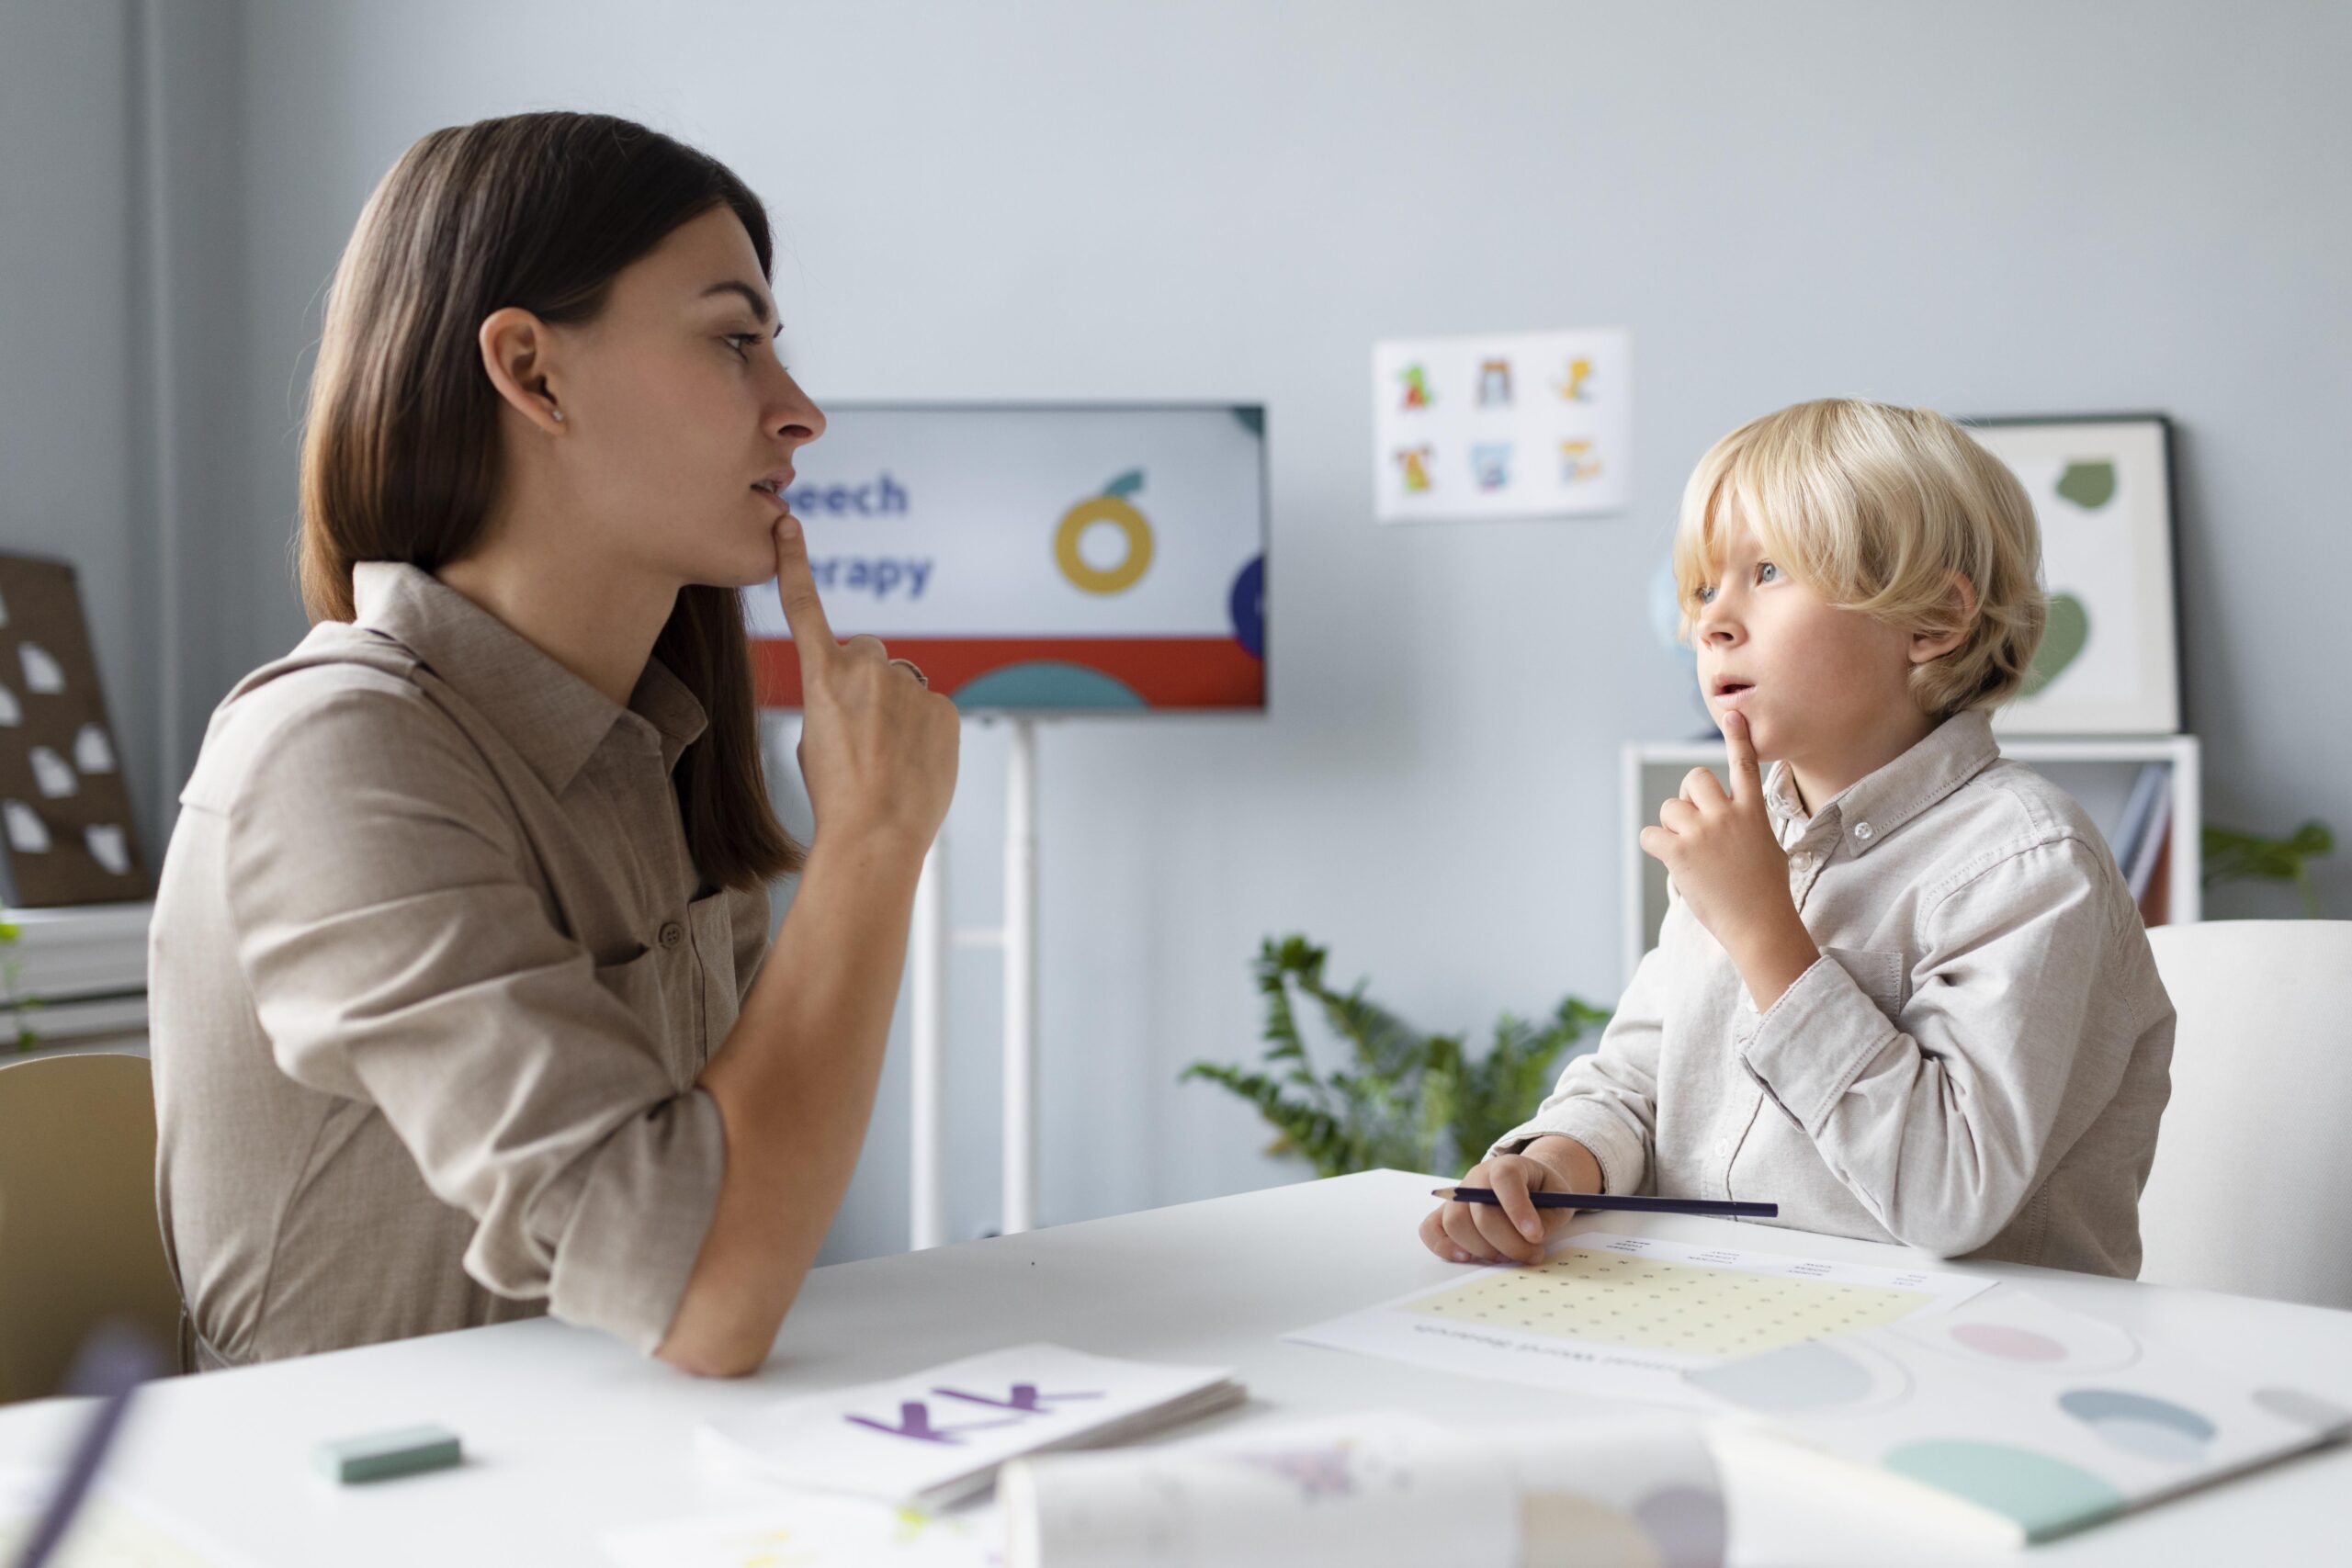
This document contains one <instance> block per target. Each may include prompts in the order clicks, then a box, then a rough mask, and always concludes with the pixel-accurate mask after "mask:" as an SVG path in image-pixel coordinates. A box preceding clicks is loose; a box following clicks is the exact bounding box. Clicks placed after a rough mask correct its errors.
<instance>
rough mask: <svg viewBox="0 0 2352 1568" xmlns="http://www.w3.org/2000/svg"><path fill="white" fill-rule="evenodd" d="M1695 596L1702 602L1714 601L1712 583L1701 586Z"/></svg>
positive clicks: (1711, 602)
mask: <svg viewBox="0 0 2352 1568" xmlns="http://www.w3.org/2000/svg"><path fill="white" fill-rule="evenodd" d="M1696 597H1697V599H1698V601H1699V603H1700V604H1713V603H1714V602H1715V591H1714V589H1713V586H1712V585H1711V586H1709V587H1705V588H1702V589H1701V590H1699V592H1698V593H1697V595H1696Z"/></svg>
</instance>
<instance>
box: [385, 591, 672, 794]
mask: <svg viewBox="0 0 2352 1568" xmlns="http://www.w3.org/2000/svg"><path fill="white" fill-rule="evenodd" d="M351 592H352V599H353V602H354V604H355V606H356V615H354V616H353V619H354V621H355V623H356V624H357V625H359V626H368V627H372V628H373V629H375V630H377V631H380V632H383V633H385V634H386V635H388V636H390V637H393V638H395V639H396V640H398V641H399V642H401V644H403V645H404V646H406V647H407V648H408V649H409V650H410V651H411V652H413V653H414V654H415V655H416V657H417V659H418V660H419V661H420V662H422V663H423V664H424V665H425V666H426V667H427V668H428V669H430V670H431V671H433V672H434V673H435V675H437V676H439V677H440V678H441V679H442V680H443V681H444V682H447V684H448V685H449V686H450V687H451V688H452V689H454V690H455V691H456V692H457V693H458V695H460V696H462V697H464V698H465V699H466V701H468V702H469V703H471V704H472V705H474V706H475V707H477V708H479V709H480V710H481V712H482V713H483V715H485V716H487V717H488V718H489V719H490V720H491V721H492V723H493V724H495V725H496V726H497V727H498V729H499V732H500V733H501V734H503V736H505V737H506V739H508V741H510V742H511V743H512V744H513V745H514V747H515V750H516V751H517V752H518V753H519V754H520V755H521V756H522V758H523V761H525V762H526V763H527V764H529V766H530V768H531V771H532V772H533V773H537V775H538V776H539V779H540V782H542V783H544V784H546V785H547V786H548V790H549V792H550V793H553V794H556V795H560V794H562V793H563V792H564V790H565V789H567V788H569V787H570V786H571V781H572V780H573V779H574V778H576V777H578V776H579V773H580V770H581V769H582V767H584V766H586V765H587V762H588V759H589V758H590V757H592V756H594V754H595V751H596V749H597V748H598V747H599V746H602V745H603V744H604V743H605V737H606V736H607V735H610V734H611V733H612V732H613V730H614V728H615V727H616V726H617V727H619V728H621V729H623V730H624V731H626V732H628V733H630V734H633V735H635V736H637V737H638V738H639V739H640V741H641V742H642V743H644V744H645V745H647V746H648V747H650V748H653V749H657V750H659V751H660V752H661V755H662V768H663V771H665V772H667V771H668V770H670V769H672V768H674V767H676V766H677V763H678V758H679V757H680V755H682V754H683V753H684V750H685V749H686V748H687V747H688V746H689V745H691V744H693V743H694V741H695V739H696V738H697V737H699V736H700V735H701V734H702V732H703V730H704V729H705V728H707V726H708V722H709V721H708V718H707V716H706V715H705V713H704V712H703V706H702V704H701V703H700V702H698V701H697V700H696V699H695V694H693V693H692V692H691V691H689V690H687V689H686V684H685V682H683V681H681V680H679V679H678V677H677V676H676V675H675V674H673V673H672V672H671V671H670V669H669V668H668V667H667V666H666V665H664V664H663V663H662V661H661V660H658V659H649V660H646V664H645V673H644V674H643V675H641V676H640V677H639V679H638V682H637V689H636V690H635V691H633V692H632V693H630V694H629V700H628V707H626V708H624V707H621V706H618V705H616V704H615V703H614V702H613V700H612V699H611V698H610V697H607V696H605V694H604V693H602V692H600V691H598V690H596V688H595V687H594V686H592V685H590V684H589V683H588V682H585V681H583V680H582V679H581V678H580V677H579V676H577V675H575V674H573V673H572V672H571V671H569V670H567V669H565V668H564V667H563V666H562V665H561V664H559V663H558V662H556V660H553V659H551V658H549V657H548V654H547V653H546V652H544V651H543V650H542V649H540V648H539V647H538V646H537V644H535V643H533V642H532V641H531V640H530V639H529V638H527V637H524V636H523V635H522V634H521V633H520V632H518V631H516V630H515V628H514V627H512V626H508V625H507V624H506V623H505V622H504V621H502V620H500V619H499V618H498V617H497V616H496V615H492V614H491V613H490V612H489V611H488V610H485V609H483V608H482V607H481V605H479V604H475V603H474V602H473V601H472V600H470V599H469V598H467V597H466V596H465V595H464V594H462V593H460V592H458V591H457V590H456V589H454V588H452V587H450V586H449V585H448V584H447V583H446V582H443V581H441V580H440V579H439V578H437V577H435V576H434V575H433V574H432V573H430V572H428V571H425V570H422V569H420V568H418V567H414V566H411V565H409V564H408V563H406V562H404V561H358V562H356V563H354V565H353V566H352V569H351Z"/></svg>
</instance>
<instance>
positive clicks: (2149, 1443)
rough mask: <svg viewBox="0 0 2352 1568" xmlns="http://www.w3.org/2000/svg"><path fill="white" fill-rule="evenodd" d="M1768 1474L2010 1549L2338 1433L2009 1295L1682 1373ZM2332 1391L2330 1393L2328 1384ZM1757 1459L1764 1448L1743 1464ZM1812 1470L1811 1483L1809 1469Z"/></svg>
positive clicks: (2315, 1407) (2254, 1389) (2080, 1318)
mask: <svg viewBox="0 0 2352 1568" xmlns="http://www.w3.org/2000/svg"><path fill="white" fill-rule="evenodd" d="M1689 1381H1690V1382H1691V1385H1692V1386H1693V1387H1695V1388H1698V1389H1700V1390H1702V1391H1703V1392H1705V1393H1708V1394H1709V1395H1710V1396H1712V1397H1713V1399H1715V1400H1716V1401H1717V1402H1718V1404H1717V1406H1716V1407H1717V1408H1718V1409H1719V1410H1721V1411H1724V1412H1725V1413H1731V1414H1740V1415H1746V1416H1752V1417H1755V1418H1757V1420H1758V1422H1760V1423H1762V1425H1761V1426H1760V1427H1757V1428H1755V1429H1754V1430H1757V1431H1760V1432H1762V1433H1763V1434H1764V1435H1765V1436H1767V1437H1768V1438H1771V1439H1772V1440H1773V1441H1775V1442H1777V1443H1778V1444H1779V1445H1780V1447H1781V1456H1780V1457H1781V1461H1783V1463H1784V1464H1789V1465H1791V1466H1792V1473H1794V1474H1803V1473H1804V1472H1805V1471H1806V1468H1807V1467H1811V1468H1812V1470H1813V1471H1814V1472H1816V1473H1815V1474H1814V1475H1813V1476H1812V1478H1813V1479H1820V1480H1825V1481H1826V1482H1827V1483H1829V1484H1832V1485H1838V1486H1841V1487H1846V1488H1849V1489H1850V1488H1851V1487H1853V1486H1855V1485H1858V1484H1860V1485H1877V1486H1880V1487H1882V1488H1894V1489H1896V1491H1897V1492H1898V1493H1899V1494H1900V1495H1901V1497H1902V1500H1903V1502H1904V1503H1905V1505H1906V1506H1912V1507H1915V1508H1930V1509H1935V1510H1939V1511H1940V1512H1941V1513H1943V1514H1944V1515H1945V1516H1946V1517H1948V1518H1950V1519H1951V1520H1952V1521H1954V1522H1962V1521H1973V1523H1975V1524H1976V1525H1978V1526H1980V1527H1982V1528H1984V1529H1986V1530H1987V1531H1988V1532H1989V1533H1991V1534H1993V1535H1995V1536H1996V1537H1999V1538H2002V1539H2005V1540H2009V1541H2012V1542H2014V1541H2019V1540H2026V1541H2038V1540H2048V1539H2049V1538H2051V1537H2052V1536H2056V1535H2063V1534H2065V1533H2067V1532H2068V1531H2071V1530H2075V1529H2082V1528H2084V1527H2086V1526H2089V1525H2094V1524H2098V1523H2099V1522H2100V1521H2102V1520H2105V1519H2109V1518H2112V1517H2116V1516H2117V1515H2119V1514H2122V1513H2126V1512H2129V1511H2130V1510H2131V1509H2134V1508H2140V1507H2144V1506H2148V1505H2150V1504H2153V1503H2156V1502H2159V1501H2161V1500H2163V1499H2165V1498H2167V1497H2171V1496H2174V1495H2177V1494H2179V1493H2182V1492H2186V1491H2188V1490H2190V1489H2192V1488H2194V1487H2198V1486H2202V1485H2205V1484H2207V1483H2211V1482H2214V1481H2218V1480H2221V1479H2222V1478H2223V1477H2226V1476H2230V1475H2233V1474H2236V1473H2238V1472H2241V1471H2245V1470H2248V1469H2251V1468H2253V1467H2255V1466H2256V1465H2260V1464H2266V1463H2268V1462H2269V1461H2272V1460H2276V1459H2279V1458H2282V1457H2284V1456H2286V1455H2288V1454H2291V1453H2299V1452H2301V1451H2302V1450H2305V1449H2309V1448H2312V1447H2316V1446H2317V1445H2319V1444H2321V1443H2324V1442H2327V1441H2330V1440H2332V1439H2335V1438H2342V1437H2343V1436H2345V1435H2346V1433H2347V1432H2352V1410H2346V1409H2345V1408H2342V1407H2341V1406H2339V1405H2337V1404H2335V1403H2334V1402H2333V1400H2331V1399H2330V1398H2328V1397H2325V1396H2324V1395H2323V1394H2321V1393H2314V1392H2312V1391H2311V1390H2307V1389H2301V1388H2290V1387H2265V1386H2258V1385H2256V1384H2253V1383H2250V1382H2246V1381H2245V1379H2243V1378H2241V1377H2238V1376H2235V1375H2233V1374H2231V1373H2228V1372H2224V1371H2220V1370H2218V1369H2216V1368H2213V1367H2211V1366H2208V1365H2205V1364H2204V1363H2202V1362H2199V1361H2198V1360H2196V1359H2193V1358H2191V1357H2188V1356H2186V1355H2183V1354H2182V1353H2180V1352H2178V1351H2177V1350H2174V1349H2172V1348H2170V1347H2167V1346H2165V1345H2161V1344H2155V1343H2151V1342H2149V1341H2145V1340H2143V1339H2141V1338H2139V1337H2137V1336H2135V1335H2133V1334H2132V1333H2131V1331H2130V1330H2128V1329H2125V1328H2123V1327H2121V1326H2120V1325H2115V1324H2112V1323H2108V1322H2106V1321H2104V1320H2102V1319H2098V1318H2093V1317H2087V1316H2085V1315H2083V1314H2080V1313H2074V1312H2068V1311H2066V1310H2065V1309H2064V1308H2062V1307H2057V1306H2052V1305H2051V1304H2049V1303H2046V1302H2043V1301H2041V1300H2040V1299H2039V1298H2036V1297H2034V1296H2032V1295H2030V1294H2027V1293H2025V1292H2018V1291H2016V1290H2014V1289H2012V1288H2010V1287H2007V1286H2004V1287H2003V1288H2001V1289H1999V1290H1997V1291H1994V1292H1989V1293H1987V1294H1986V1295H1985V1296H1982V1297H1980V1298H1978V1299H1977V1300H1976V1301H1973V1302H1971V1303H1968V1304H1967V1305H1965V1306H1963V1307H1962V1308H1960V1309H1959V1310H1957V1311H1954V1312H1951V1313H1949V1314H1943V1315H1941V1316H1938V1317H1933V1318H1914V1319H1910V1320H1907V1321H1905V1322H1901V1323H1896V1324H1892V1325H1885V1326H1882V1327H1878V1328H1872V1329H1870V1330H1867V1331H1865V1332H1863V1333H1860V1334H1854V1335H1843V1336H1838V1337H1833V1338H1827V1339H1818V1340H1815V1341H1813V1342H1811V1343H1809V1344H1804V1345H1797V1346H1792V1347H1788V1348H1782V1349H1779V1350H1774V1351H1771V1352H1769V1353H1767V1354H1765V1355H1761V1356H1756V1357H1751V1358H1747V1359H1741V1360H1737V1361H1731V1362H1727V1363H1725V1364H1724V1365H1721V1366H1716V1367H1712V1368H1707V1369H1703V1370H1701V1371H1694V1372H1692V1373H1691V1374H1690V1377H1689ZM2333 1392H2335V1393H2339V1394H2340V1393H2343V1392H2344V1390H2343V1389H2342V1387H2341V1386H2340V1383H2339V1386H2338V1387H2337V1388H2336V1389H2335V1390H2334V1391H2333ZM1770 1451H1771V1450H1770V1447H1769V1446H1768V1447H1765V1448H1763V1449H1761V1450H1758V1452H1759V1456H1761V1455H1769V1454H1770ZM1825 1467H1826V1468H1825Z"/></svg>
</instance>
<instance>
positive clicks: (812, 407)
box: [770, 372, 825, 446]
mask: <svg viewBox="0 0 2352 1568" xmlns="http://www.w3.org/2000/svg"><path fill="white" fill-rule="evenodd" d="M770 428H772V429H774V430H775V433H776V434H778V435H781V436H782V437H784V439H786V441H790V442H793V443H794V444H796V445H799V446H806V445H807V444H808V443H809V442H811V441H814V440H816V439H817V437H819V436H820V435H822V434H825V411H824V410H822V409H820V408H819V407H818V406H817V404H816V402H815V400H813V399H811V398H810V397H809V394H808V393H806V392H804V391H802V390H801V389H800V383H799V382H797V381H796V380H794V379H793V378H792V376H791V374H790V373H789V372H786V374H785V378H784V399H783V406H782V407H781V408H780V409H778V410H777V412H776V414H775V423H774V424H773V425H772V426H771V427H770Z"/></svg>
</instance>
